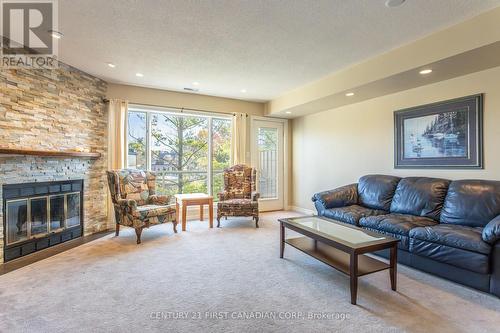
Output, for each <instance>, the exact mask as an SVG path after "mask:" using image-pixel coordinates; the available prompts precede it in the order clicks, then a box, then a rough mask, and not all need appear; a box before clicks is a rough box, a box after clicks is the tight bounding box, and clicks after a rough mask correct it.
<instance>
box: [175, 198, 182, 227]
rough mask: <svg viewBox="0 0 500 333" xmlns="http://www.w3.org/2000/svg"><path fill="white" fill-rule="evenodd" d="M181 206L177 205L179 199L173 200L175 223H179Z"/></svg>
mask: <svg viewBox="0 0 500 333" xmlns="http://www.w3.org/2000/svg"><path fill="white" fill-rule="evenodd" d="M180 209H181V207H180V205H179V200H178V199H176V200H175V220H176V221H177V223H179V221H180V219H179V217H180V214H181V211H180Z"/></svg>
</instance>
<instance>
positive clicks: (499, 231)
mask: <svg viewBox="0 0 500 333" xmlns="http://www.w3.org/2000/svg"><path fill="white" fill-rule="evenodd" d="M482 238H483V240H484V241H485V242H487V243H490V244H495V243H496V242H497V241H498V240H500V215H498V216H497V217H495V218H494V219H493V220H491V221H490V222H489V223H488V224H487V225H486V227H484V229H483V233H482Z"/></svg>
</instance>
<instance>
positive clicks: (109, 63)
mask: <svg viewBox="0 0 500 333" xmlns="http://www.w3.org/2000/svg"><path fill="white" fill-rule="evenodd" d="M108 66H109V67H111V68H115V67H116V65H115V64H113V63H111V62H108Z"/></svg>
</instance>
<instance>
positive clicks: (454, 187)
mask: <svg viewBox="0 0 500 333" xmlns="http://www.w3.org/2000/svg"><path fill="white" fill-rule="evenodd" d="M498 215H500V181H493V180H457V181H453V182H451V183H450V187H449V188H448V194H447V195H446V199H445V201H444V206H443V211H442V212H441V221H440V222H441V223H448V224H460V225H467V226H471V227H484V226H485V225H486V224H488V222H489V221H491V220H492V219H494V218H495V217H496V216H498Z"/></svg>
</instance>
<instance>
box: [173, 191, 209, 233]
mask: <svg viewBox="0 0 500 333" xmlns="http://www.w3.org/2000/svg"><path fill="white" fill-rule="evenodd" d="M204 205H208V222H209V223H210V228H213V227H214V197H212V196H211V195H208V194H205V193H189V194H176V195H175V208H176V214H177V222H179V212H180V206H182V231H186V209H187V207H188V206H200V220H201V221H203V206H204Z"/></svg>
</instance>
